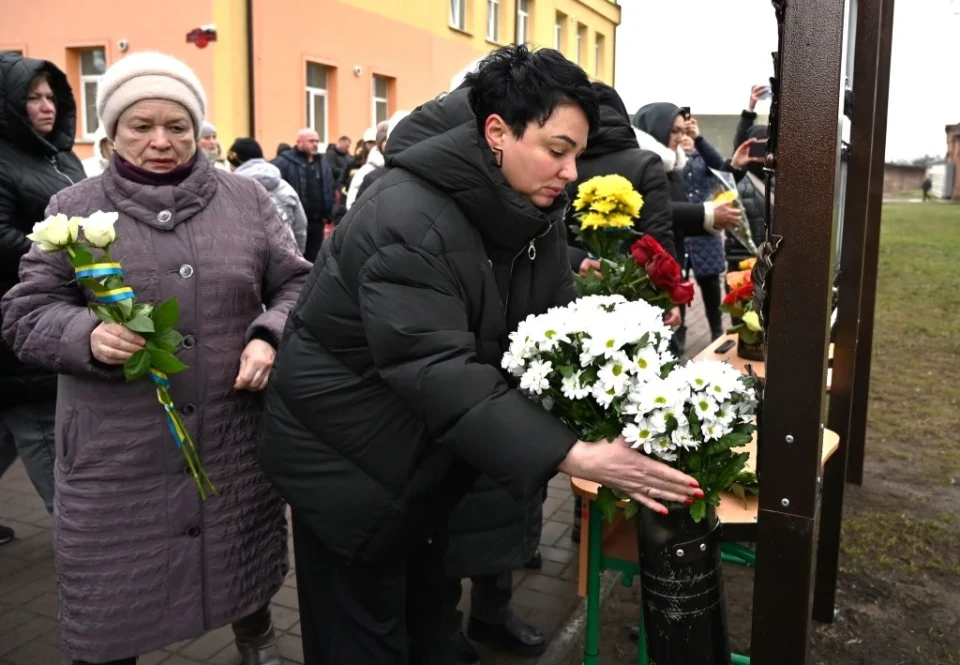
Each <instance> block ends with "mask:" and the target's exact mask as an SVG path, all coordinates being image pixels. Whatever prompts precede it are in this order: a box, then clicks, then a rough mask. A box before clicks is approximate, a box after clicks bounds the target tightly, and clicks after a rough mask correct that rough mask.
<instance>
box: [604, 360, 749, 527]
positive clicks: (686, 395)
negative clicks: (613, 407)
mask: <svg viewBox="0 0 960 665" xmlns="http://www.w3.org/2000/svg"><path fill="white" fill-rule="evenodd" d="M755 381H756V379H754V378H753V377H751V376H743V375H741V374H740V372H738V371H737V370H736V369H734V368H733V367H732V366H731V365H729V364H728V363H725V362H720V361H715V360H704V361H700V362H689V363H687V364H686V365H681V366H677V367H674V368H672V370H671V371H670V372H669V373H668V374H665V376H664V378H654V379H651V380H649V381H647V382H645V383H642V384H639V383H638V384H635V385H634V386H633V389H632V392H631V393H630V394H629V395H628V396H627V402H628V404H627V405H626V406H624V407H623V408H622V409H621V411H622V413H624V414H625V415H626V416H627V419H626V420H625V425H624V429H623V437H624V439H626V440H627V442H629V443H631V444H632V445H633V447H634V448H642V449H643V451H644V452H645V453H647V454H648V455H651V456H653V457H656V458H658V459H660V460H661V461H663V462H666V463H668V464H670V465H671V466H673V467H675V468H677V469H679V470H681V471H683V472H684V473H687V474H689V475H691V476H693V477H694V478H696V480H697V482H698V483H700V488H701V489H702V490H703V492H704V497H703V498H702V499H698V500H696V501H695V502H694V503H693V505H692V506H691V507H690V515H691V516H692V517H693V519H694V521H696V522H699V521H700V520H701V519H703V517H704V516H705V515H706V513H707V505H708V504H709V505H713V506H717V505H719V503H720V492H722V491H723V490H725V489H727V488H728V487H730V486H731V484H732V483H733V482H734V481H735V480H737V478H738V476H740V474H741V472H742V471H743V468H744V465H745V464H746V463H747V460H748V459H749V458H750V455H749V453H746V452H739V453H738V452H736V451H735V450H734V449H735V448H739V447H742V446H744V445H746V444H748V443H749V442H750V440H751V439H752V438H753V431H754V429H756V428H755V426H754V424H753V419H754V413H755V412H756V408H757V397H756V392H755V390H754V387H753V386H754V383H755Z"/></svg>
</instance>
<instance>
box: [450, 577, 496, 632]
mask: <svg viewBox="0 0 960 665" xmlns="http://www.w3.org/2000/svg"><path fill="white" fill-rule="evenodd" d="M460 582H461V581H460V580H459V579H456V578H453V577H448V578H447V580H446V582H445V584H444V598H443V601H444V608H445V612H446V613H447V626H448V628H449V629H450V630H451V631H452V633H453V634H454V635H455V634H456V633H457V632H458V631H460V630H461V629H462V627H463V612H461V611H460V610H459V609H457V605H458V604H459V603H460V597H461V595H462V588H461V584H460ZM470 582H471V587H470V617H471V618H473V619H476V620H477V621H481V622H483V623H485V624H488V625H491V626H494V625H497V624H502V623H506V621H507V619H509V618H510V613H511V612H512V611H513V610H512V609H511V607H510V601H512V600H513V571H511V570H506V571H504V572H502V573H499V574H497V575H475V576H473V577H471V578H470Z"/></svg>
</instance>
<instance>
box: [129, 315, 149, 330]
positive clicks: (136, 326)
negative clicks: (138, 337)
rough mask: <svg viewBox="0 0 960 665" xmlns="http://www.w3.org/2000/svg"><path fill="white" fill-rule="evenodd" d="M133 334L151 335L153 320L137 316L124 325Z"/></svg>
mask: <svg viewBox="0 0 960 665" xmlns="http://www.w3.org/2000/svg"><path fill="white" fill-rule="evenodd" d="M124 325H125V326H126V327H127V328H129V329H130V330H132V331H133V332H135V333H152V332H153V320H152V319H151V318H150V317H149V316H144V315H143V314H138V315H136V316H134V317H133V318H132V319H130V320H129V321H127V322H126V323H125V324H124Z"/></svg>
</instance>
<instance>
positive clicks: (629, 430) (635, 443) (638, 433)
mask: <svg viewBox="0 0 960 665" xmlns="http://www.w3.org/2000/svg"><path fill="white" fill-rule="evenodd" d="M654 435H655V432H654V431H653V428H652V427H650V424H649V423H648V422H647V420H646V419H645V418H640V419H638V420H636V421H634V422H632V423H627V425H626V427H624V428H623V438H624V439H625V440H626V442H627V443H629V444H630V447H631V448H634V449H637V448H639V447H641V446H643V445H644V444H646V443H647V442H648V441H650V440H651V439H653V437H654Z"/></svg>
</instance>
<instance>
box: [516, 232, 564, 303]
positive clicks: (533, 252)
mask: <svg viewBox="0 0 960 665" xmlns="http://www.w3.org/2000/svg"><path fill="white" fill-rule="evenodd" d="M554 223H556V222H554ZM552 230H553V224H550V226H548V227H547V230H546V231H544V232H543V233H541V234H540V235H538V236H537V237H535V238H534V239H533V240H531V241H530V243H529V244H528V245H527V246H526V247H524V248H523V249H521V250H520V251H519V252H517V253H516V255H515V256H514V257H513V260H512V261H511V262H510V272H509V273H507V297H506V298H504V299H503V315H504V316H506V315H507V310H508V309H509V308H510V283H511V282H513V269H514V268H515V267H516V265H517V259H519V258H520V257H521V256H523V255H524V253H526V255H527V256H529V257H530V261H536V260H537V245H536V242H537V241H538V240H540V238H542V237H543V236H545V235H547V234H548V233H550V231H552Z"/></svg>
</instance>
